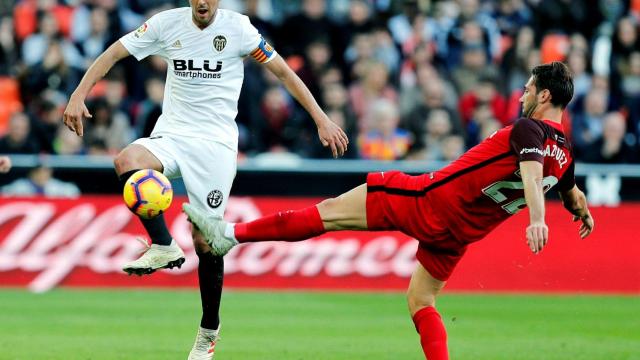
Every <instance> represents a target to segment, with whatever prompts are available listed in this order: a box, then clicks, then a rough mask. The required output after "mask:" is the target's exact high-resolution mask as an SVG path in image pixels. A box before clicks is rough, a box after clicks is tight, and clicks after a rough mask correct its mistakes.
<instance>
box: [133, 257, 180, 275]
mask: <svg viewBox="0 0 640 360" xmlns="http://www.w3.org/2000/svg"><path fill="white" fill-rule="evenodd" d="M184 261H185V259H184V257H181V258H178V259H176V260H173V261H169V262H168V263H167V264H166V265H164V266H161V267H159V268H155V269H154V268H126V269H122V270H123V271H124V272H126V273H127V275H129V276H131V275H138V276H143V275H150V274H153V273H154V272H156V270H159V269H173V268H174V267H177V268H178V269H180V268H181V267H182V264H184Z"/></svg>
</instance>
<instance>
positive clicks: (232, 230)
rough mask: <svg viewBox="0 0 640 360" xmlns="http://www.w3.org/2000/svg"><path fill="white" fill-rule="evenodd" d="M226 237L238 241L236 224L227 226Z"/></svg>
mask: <svg viewBox="0 0 640 360" xmlns="http://www.w3.org/2000/svg"><path fill="white" fill-rule="evenodd" d="M224 237H226V238H229V239H233V240H235V241H238V239H236V224H232V223H228V224H227V226H226V227H225V228H224Z"/></svg>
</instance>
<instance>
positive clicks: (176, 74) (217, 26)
mask: <svg viewBox="0 0 640 360" xmlns="http://www.w3.org/2000/svg"><path fill="white" fill-rule="evenodd" d="M120 42H121V43H122V44H123V45H124V47H125V48H126V49H127V50H128V51H129V53H130V54H132V55H133V56H135V57H136V59H138V60H142V59H144V58H145V57H147V56H149V55H158V56H161V57H162V58H164V59H165V61H166V62H167V64H168V69H167V81H166V85H165V89H164V101H163V104H162V115H161V116H160V118H159V119H158V122H157V123H156V126H155V128H154V129H153V134H152V135H153V136H160V135H163V134H167V135H177V136H182V137H197V138H204V139H210V140H212V141H217V142H220V143H222V144H224V145H226V146H228V147H230V148H231V149H234V150H236V149H237V147H238V126H237V125H236V123H235V118H236V115H237V113H238V97H239V96H240V89H241V87H242V81H243V78H244V65H243V63H242V62H243V58H244V57H245V56H247V55H251V56H252V57H253V58H254V59H256V60H257V61H259V62H262V63H266V62H268V61H270V60H271V59H273V58H274V57H275V56H276V52H275V51H274V49H273V48H272V47H271V46H270V45H269V44H267V43H266V42H265V41H264V39H263V38H262V36H260V34H259V33H258V30H257V29H256V28H255V27H254V26H253V25H251V22H250V21H249V18H248V17H247V16H245V15H241V14H238V13H236V12H233V11H230V10H224V9H218V10H217V12H216V15H215V19H214V21H213V23H211V24H210V25H209V26H208V27H206V28H205V29H204V30H201V29H199V28H198V27H197V26H196V25H195V24H194V23H193V21H192V14H191V8H189V7H184V8H177V9H172V10H167V11H163V12H160V13H158V14H156V15H154V16H153V17H151V18H150V19H149V20H148V21H147V22H145V23H144V24H143V25H142V26H141V27H139V28H138V29H137V30H135V31H132V32H131V33H129V34H127V35H125V36H123V37H122V38H120Z"/></svg>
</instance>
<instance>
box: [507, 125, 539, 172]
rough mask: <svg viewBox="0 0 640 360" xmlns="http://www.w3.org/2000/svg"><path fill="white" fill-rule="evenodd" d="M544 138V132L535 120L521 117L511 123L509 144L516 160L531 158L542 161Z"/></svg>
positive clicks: (528, 159)
mask: <svg viewBox="0 0 640 360" xmlns="http://www.w3.org/2000/svg"><path fill="white" fill-rule="evenodd" d="M544 140H545V135H544V132H543V131H542V128H541V127H540V126H539V125H538V124H536V121H535V120H531V119H526V118H522V119H519V120H518V121H516V122H515V124H513V128H512V129H511V135H510V138H509V144H510V146H511V150H513V152H515V153H516V157H517V158H518V162H520V161H530V160H533V161H538V162H540V163H543V162H544Z"/></svg>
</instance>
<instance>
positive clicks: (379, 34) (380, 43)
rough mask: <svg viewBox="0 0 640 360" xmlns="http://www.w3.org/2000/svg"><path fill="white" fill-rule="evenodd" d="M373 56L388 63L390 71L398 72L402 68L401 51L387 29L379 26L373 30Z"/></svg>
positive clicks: (392, 72)
mask: <svg viewBox="0 0 640 360" xmlns="http://www.w3.org/2000/svg"><path fill="white" fill-rule="evenodd" d="M373 46H374V49H375V51H374V54H373V58H374V59H375V60H377V61H379V62H381V63H383V64H385V65H386V67H387V69H388V70H389V72H390V73H391V74H393V75H395V74H397V73H398V71H399V68H400V52H399V51H398V49H397V48H396V46H395V44H394V43H393V39H391V34H389V32H388V31H387V29H385V28H382V27H379V28H376V30H375V31H374V32H373Z"/></svg>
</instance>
